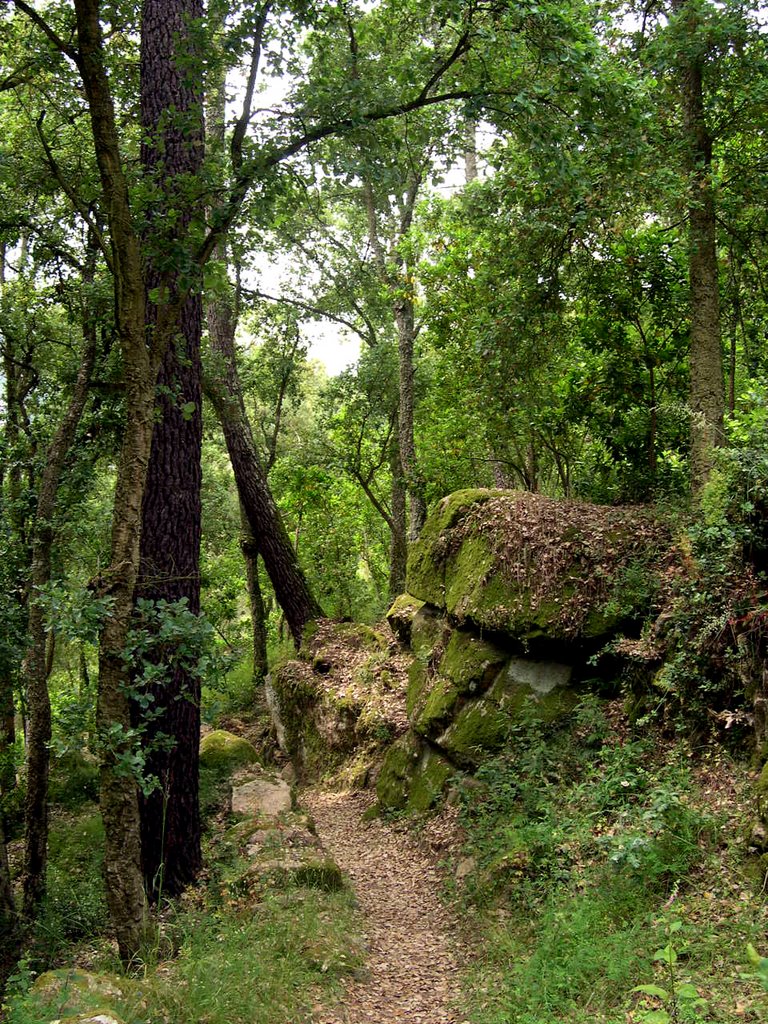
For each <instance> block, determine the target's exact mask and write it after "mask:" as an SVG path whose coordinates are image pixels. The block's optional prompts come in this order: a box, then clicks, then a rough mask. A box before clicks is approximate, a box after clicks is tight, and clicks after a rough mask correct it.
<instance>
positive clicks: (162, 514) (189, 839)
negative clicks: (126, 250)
mask: <svg viewBox="0 0 768 1024" xmlns="http://www.w3.org/2000/svg"><path fill="white" fill-rule="evenodd" d="M202 16H203V6H202V3H201V2H198V0H172V2H168V0H144V2H143V4H142V20H141V124H142V133H143V143H142V149H141V161H142V168H143V172H144V175H145V178H146V179H147V180H149V181H152V182H153V183H154V185H155V187H156V188H157V189H158V191H159V192H160V194H161V196H162V202H161V210H160V211H159V212H160V213H162V209H163V208H165V209H176V210H177V211H179V215H178V216H177V217H176V219H175V220H169V222H168V223H164V222H163V219H162V216H159V217H158V219H157V222H156V223H155V224H153V225H152V226H151V228H150V229H149V230H148V232H147V234H146V237H145V249H146V251H147V254H148V261H149V266H148V267H147V269H146V271H145V278H146V287H147V302H146V317H147V320H146V322H147V329H148V331H149V332H150V333H151V332H154V331H157V330H159V329H160V325H159V323H158V307H157V305H156V301H153V300H154V297H155V296H156V295H158V294H160V295H163V294H167V295H168V296H169V297H171V299H172V301H173V302H174V304H175V305H176V310H177V315H176V317H175V318H174V322H173V326H172V337H171V338H170V339H169V340H170V343H169V344H168V345H166V346H165V352H164V357H163V362H162V365H161V369H160V374H159V378H158V400H157V411H156V423H155V428H154V432H153V436H152V451H151V456H150V461H149V467H148V472H147V481H146V488H145V491H144V500H143V506H142V532H141V563H140V573H139V584H138V589H137V593H138V594H139V595H140V596H141V597H143V598H147V599H150V600H154V601H158V600H163V601H167V602H176V601H180V600H182V599H186V602H187V607H188V608H189V610H190V611H191V612H192V613H193V614H198V613H199V611H200V569H199V565H200V530H201V501H200V485H201V476H202V471H201V452H202V388H201V369H200V340H201V337H202V300H201V298H200V295H199V293H196V294H195V293H192V294H180V291H182V290H183V288H184V287H185V286H184V285H183V284H182V283H180V280H179V272H178V269H177V264H178V262H179V260H181V259H183V257H178V258H177V261H175V262H174V264H173V265H172V266H171V267H170V269H168V268H167V255H166V248H170V249H174V248H176V249H179V248H180V247H183V246H184V244H185V242H186V234H187V231H188V228H189V225H190V222H191V220H192V213H193V210H194V204H193V201H192V198H191V195H190V194H189V193H190V188H191V183H192V182H193V180H194V176H195V175H196V174H197V173H198V172H199V170H200V167H201V165H202V158H203V108H202V86H201V81H202V63H201V59H200V55H199V54H197V53H196V52H195V45H194V42H193V38H192V32H191V27H192V26H194V25H195V24H196V23H197V22H199V20H200V19H201V18H202ZM161 301H162V300H161ZM169 326H170V325H169ZM151 696H152V698H153V703H152V711H153V717H152V718H151V719H150V720H149V721H148V722H144V723H143V741H142V742H143V745H144V747H145V754H146V772H147V775H148V776H149V777H150V778H154V779H157V780H158V781H159V786H157V787H156V788H154V789H153V790H152V791H151V792H150V793H149V794H146V793H143V794H142V795H141V796H140V811H141V856H142V870H143V873H144V882H145V886H146V889H147V892H148V893H149V895H150V897H151V898H156V897H157V896H158V895H159V894H160V893H161V892H166V893H168V894H169V895H176V894H178V893H179V892H181V891H182V890H183V889H184V888H185V887H186V886H187V885H188V884H189V883H190V882H192V881H194V879H195V878H196V876H197V874H198V872H199V870H200V867H201V866H202V853H201V848H200V831H201V829H200V810H199V802H198V770H199V756H198V755H199V745H200V679H199V676H197V675H196V674H195V673H194V672H188V671H186V670H184V669H183V668H181V667H179V666H174V667H173V668H172V669H169V671H168V672H167V676H166V678H165V679H164V680H163V681H162V682H161V683H158V684H157V685H155V686H153V687H152V688H151ZM160 736H166V737H171V738H172V742H173V745H172V747H171V749H167V746H166V745H164V744H159V743H158V738H159V737H160Z"/></svg>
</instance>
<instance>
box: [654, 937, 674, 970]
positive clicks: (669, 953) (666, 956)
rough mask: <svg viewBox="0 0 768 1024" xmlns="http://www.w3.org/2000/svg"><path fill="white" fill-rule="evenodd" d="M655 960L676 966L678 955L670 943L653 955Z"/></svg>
mask: <svg viewBox="0 0 768 1024" xmlns="http://www.w3.org/2000/svg"><path fill="white" fill-rule="evenodd" d="M653 959H654V960H661V962H662V963H665V964H669V965H670V966H672V964H676V963H677V953H676V952H675V950H674V947H673V946H672V943H671V942H668V943H667V944H666V946H665V947H664V948H663V949H657V950H656V952H655V953H654V954H653Z"/></svg>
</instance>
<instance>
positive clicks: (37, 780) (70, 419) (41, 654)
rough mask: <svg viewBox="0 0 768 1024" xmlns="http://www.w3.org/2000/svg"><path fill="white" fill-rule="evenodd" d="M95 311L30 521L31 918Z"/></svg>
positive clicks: (87, 318) (88, 314)
mask: <svg viewBox="0 0 768 1024" xmlns="http://www.w3.org/2000/svg"><path fill="white" fill-rule="evenodd" d="M95 255H96V254H95V251H94V250H93V247H91V253H90V254H89V261H88V262H89V267H88V270H87V272H86V273H85V274H84V276H83V282H84V284H86V285H88V284H90V283H91V282H92V281H93V276H94V262H95ZM93 313H94V311H93V310H89V309H84V318H83V319H84V322H83V333H84V350H83V358H82V362H81V364H80V369H79V371H78V375H77V381H76V383H75V388H74V391H73V393H72V397H71V399H70V402H69V405H68V407H67V409H66V412H65V413H64V415H63V417H62V419H61V422H60V423H59V426H58V428H57V430H56V433H55V434H54V436H53V439H52V440H51V443H50V445H49V447H48V452H47V454H46V459H45V465H44V468H43V471H42V475H41V477H40V489H39V493H38V498H37V511H36V515H35V520H34V523H33V525H32V568H31V573H30V591H31V592H30V597H29V617H28V630H27V636H28V640H27V651H26V655H25V657H24V662H23V668H22V675H23V679H24V684H25V689H26V694H27V707H28V710H29V729H28V735H27V793H26V806H25V840H26V842H25V852H24V917H25V919H26V920H28V921H30V920H32V919H33V918H34V916H35V912H36V910H37V908H38V906H39V904H40V903H41V901H42V898H43V895H44V893H45V874H46V866H47V861H48V772H49V766H50V742H51V700H50V695H49V693H48V676H49V674H50V669H49V663H48V661H49V659H48V636H47V633H46V617H45V611H44V609H43V606H42V604H41V603H40V601H39V600H38V599H37V594H38V592H39V591H40V590H41V589H42V588H44V587H45V586H47V584H48V583H50V580H51V549H52V547H53V542H54V529H53V517H54V514H55V510H56V496H57V493H58V489H59V481H60V479H61V474H62V471H63V469H64V464H65V462H66V460H67V456H68V455H69V451H70V449H71V447H72V443H73V442H74V439H75V434H76V432H77V428H78V425H79V423H80V420H81V418H82V414H83V410H84V409H85V405H86V402H87V400H88V386H89V383H90V379H91V373H92V371H93V366H94V363H95V360H96V325H95V323H94V319H93Z"/></svg>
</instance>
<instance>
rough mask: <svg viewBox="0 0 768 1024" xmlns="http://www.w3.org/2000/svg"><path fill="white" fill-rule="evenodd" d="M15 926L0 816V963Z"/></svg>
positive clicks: (13, 933) (14, 908)
mask: <svg viewBox="0 0 768 1024" xmlns="http://www.w3.org/2000/svg"><path fill="white" fill-rule="evenodd" d="M17 924H18V922H17V918H16V904H15V902H14V899H13V887H12V886H11V871H10V867H9V865H8V850H7V848H6V844H5V829H4V827H3V819H2V815H0V963H1V962H2V960H3V959H4V954H6V953H7V952H8V950H9V949H11V948H12V947H13V945H14V942H15V936H16V932H17ZM0 970H1V968H0Z"/></svg>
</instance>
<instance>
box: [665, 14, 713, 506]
mask: <svg viewBox="0 0 768 1024" xmlns="http://www.w3.org/2000/svg"><path fill="white" fill-rule="evenodd" d="M673 8H674V10H675V12H676V13H677V14H678V15H679V16H680V17H681V18H683V19H685V33H684V41H685V42H687V43H688V48H687V49H686V50H685V51H683V52H681V54H680V56H679V62H680V63H679V67H678V76H679V83H680V93H681V102H682V109H683V127H684V132H685V151H686V161H687V165H688V166H687V170H688V173H689V181H688V193H689V196H690V200H689V208H688V222H689V226H688V270H689V290H690V303H691V343H690V402H691V487H692V490H693V493H694V494H699V493H700V492H701V489H702V488H703V486H704V484H705V483H706V482H707V479H708V478H709V475H710V472H711V470H712V466H713V463H714V453H715V449H716V447H717V446H718V445H719V444H720V443H721V442H722V436H723V418H724V414H725V387H724V381H723V352H722V342H721V337H720V333H721V332H720V291H719V287H720V285H719V269H718V263H717V239H716V226H717V224H716V208H715V189H714V186H713V183H712V136H711V134H710V132H709V129H708V127H707V120H706V116H705V111H704V87H703V78H702V76H703V63H704V62H703V57H701V56H698V55H693V56H692V55H691V50H690V46H691V43H692V42H693V41H694V38H695V36H696V34H697V32H698V31H699V29H700V24H699V17H698V14H697V13H696V8H695V7H694V6H693V5H692V4H690V3H689V0H673Z"/></svg>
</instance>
